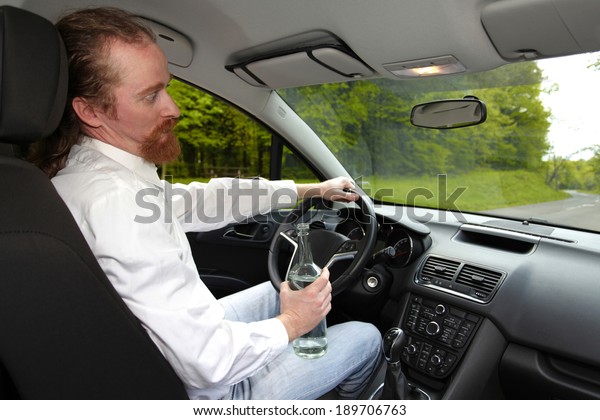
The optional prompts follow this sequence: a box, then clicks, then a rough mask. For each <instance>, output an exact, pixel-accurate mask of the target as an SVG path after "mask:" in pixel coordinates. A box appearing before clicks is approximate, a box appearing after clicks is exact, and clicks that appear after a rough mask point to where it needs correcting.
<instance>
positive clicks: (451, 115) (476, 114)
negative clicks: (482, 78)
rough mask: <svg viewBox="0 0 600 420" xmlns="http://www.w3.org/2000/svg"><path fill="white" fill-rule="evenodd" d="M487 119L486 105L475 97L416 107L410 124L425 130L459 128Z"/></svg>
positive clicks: (428, 103)
mask: <svg viewBox="0 0 600 420" xmlns="http://www.w3.org/2000/svg"><path fill="white" fill-rule="evenodd" d="M486 118H487V111H486V107H485V103H483V102H482V101H480V100H479V99H477V98H476V97H474V96H465V97H464V98H463V99H449V100H443V101H434V102H427V103H424V104H419V105H415V107H414V108H413V109H412V112H411V113H410V122H411V123H412V124H413V125H415V126H417V127H424V128H437V129H448V128H459V127H468V126H470V125H477V124H481V123H482V122H484V121H485V119H486Z"/></svg>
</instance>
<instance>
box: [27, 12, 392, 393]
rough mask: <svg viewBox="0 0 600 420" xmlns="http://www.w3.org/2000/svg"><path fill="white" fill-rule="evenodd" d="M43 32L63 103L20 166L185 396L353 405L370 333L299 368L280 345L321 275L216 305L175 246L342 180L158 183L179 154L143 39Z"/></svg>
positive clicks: (106, 24) (94, 15) (122, 17)
mask: <svg viewBox="0 0 600 420" xmlns="http://www.w3.org/2000/svg"><path fill="white" fill-rule="evenodd" d="M57 27H58V29H59V31H60V32H61V35H62V37H63V39H64V41H65V44H66V48H67V53H68V55H69V77H70V80H69V100H68V106H67V110H66V111H65V114H64V117H63V121H62V123H61V126H60V127H59V129H58V130H57V132H56V133H54V135H53V136H52V137H51V138H50V139H47V140H46V141H45V142H43V143H41V144H40V145H38V147H39V148H38V149H37V150H36V151H35V153H34V156H33V160H34V161H36V162H37V163H38V164H39V165H40V166H41V167H42V168H43V169H44V170H45V171H46V172H47V173H48V174H49V175H50V176H51V177H52V181H53V183H54V185H55V186H56V188H57V190H58V192H59V194H60V195H61V196H62V197H63V199H64V200H65V202H66V203H67V205H68V206H69V209H70V210H71V212H72V213H73V215H74V217H75V219H76V221H77V222H78V224H79V226H80V227H81V230H82V232H83V234H84V236H85V238H86V240H87V242H88V243H89V245H90V247H91V249H92V251H93V252H94V254H95V255H96V257H97V259H98V261H99V263H100V265H101V266H102V268H103V269H104V271H105V272H106V274H107V276H108V278H109V279H110V280H111V282H112V283H113V285H114V286H115V288H116V290H117V291H118V292H119V294H120V295H121V296H122V298H123V299H124V301H125V302H126V304H127V305H128V306H129V308H131V310H132V312H133V313H134V314H135V315H136V316H137V317H138V318H139V320H140V321H141V322H142V324H143V325H144V327H145V328H146V330H147V331H148V333H149V335H150V337H151V338H152V339H153V340H154V342H155V343H156V344H157V346H158V347H159V348H160V350H161V351H162V353H163V354H164V356H165V357H166V358H167V360H168V361H169V362H170V363H171V365H172V366H173V368H174V369H175V371H176V372H177V374H178V375H179V377H180V378H181V379H182V381H183V383H184V384H185V386H186V389H187V391H188V394H189V396H190V397H191V398H232V399H249V398H254V399H294V398H299V399H308V398H317V397H319V396H320V395H322V394H324V393H326V392H327V391H329V390H331V389H333V388H334V387H336V386H337V390H338V393H339V395H340V396H342V397H346V398H356V397H358V396H359V395H360V393H361V391H362V390H363V388H364V386H365V384H366V382H367V379H368V378H369V376H370V373H371V372H372V370H373V369H374V367H375V366H376V365H377V364H378V361H379V358H380V341H381V337H380V335H379V332H378V331H377V330H376V329H375V328H374V327H373V326H371V325H369V324H364V323H359V322H352V323H346V324H342V325H336V326H333V327H331V328H330V329H329V331H328V338H329V351H328V353H327V354H326V355H325V356H324V357H322V358H320V359H315V360H303V359H300V358H299V357H296V356H295V355H294V354H293V352H292V351H291V349H290V347H291V346H289V343H290V342H291V341H292V340H293V339H295V338H297V337H298V336H300V335H302V334H304V333H306V332H308V331H310V330H311V329H312V328H313V327H314V326H315V325H316V324H317V323H318V322H319V321H320V320H321V319H323V318H324V317H325V315H326V314H327V313H328V312H329V310H330V308H331V285H330V283H329V280H328V277H329V273H328V271H327V270H326V269H325V270H323V273H322V274H321V276H320V277H319V278H318V279H317V280H316V281H315V282H314V283H313V284H312V285H311V286H309V287H307V288H306V289H304V290H301V291H292V290H291V289H290V288H289V286H288V285H287V283H284V284H283V285H282V287H281V291H280V294H279V296H278V295H277V293H276V292H275V291H274V289H273V287H272V286H271V285H270V283H268V282H266V283H263V284H262V285H259V286H256V287H253V288H251V289H249V290H246V291H243V292H240V293H237V294H235V295H232V296H228V297H226V298H224V299H221V300H217V299H215V298H214V297H213V296H212V294H211V293H210V291H209V290H208V289H207V287H206V286H205V285H204V284H203V283H202V281H201V279H200V278H199V276H198V273H197V270H196V266H195V264H194V261H193V259H192V254H191V251H190V248H189V244H188V242H187V238H186V236H185V232H186V231H199V230H211V229H216V228H218V227H221V226H224V225H226V224H228V223H230V222H232V221H234V220H236V217H238V216H251V215H254V214H257V213H259V212H266V211H269V210H271V209H272V208H273V207H276V206H282V205H289V204H290V203H293V202H295V201H296V199H297V198H298V197H308V196H311V195H322V196H324V197H325V198H328V199H341V200H356V198H357V197H356V195H355V194H349V193H347V192H344V189H346V188H351V187H352V186H353V184H352V182H351V181H350V180H348V179H345V178H336V179H333V180H329V181H325V182H322V183H320V184H310V185H309V184H307V185H295V184H294V183H293V182H291V181H266V180H239V179H214V180H211V181H210V182H209V183H207V184H203V183H191V184H189V185H185V186H184V185H176V186H173V185H171V184H168V183H166V182H164V181H161V180H159V178H158V176H157V171H156V166H155V165H156V164H160V163H164V162H168V161H170V160H173V159H175V158H176V157H177V156H178V154H179V152H180V150H179V144H178V141H177V139H176V138H175V136H174V134H173V131H172V129H173V127H174V125H175V124H176V120H177V118H178V117H179V109H178V108H177V106H176V105H175V103H174V102H173V101H172V99H171V97H170V96H169V94H168V93H167V91H166V87H167V85H168V83H169V81H170V78H171V75H170V74H169V71H168V67H167V60H166V58H165V56H164V54H163V52H162V51H161V50H160V48H159V47H158V45H157V44H156V42H155V40H154V35H153V34H152V32H151V31H149V30H148V29H147V28H145V27H144V26H142V25H141V24H140V23H139V22H138V21H137V20H136V19H135V18H133V17H132V16H131V15H129V14H128V13H126V12H124V11H121V10H118V9H112V8H97V9H87V10H81V11H78V12H74V13H72V14H70V15H67V16H65V17H63V18H62V19H61V20H60V21H59V22H58V24H57ZM282 197H283V200H281V198H282ZM148 210H155V211H156V210H157V212H151V214H148ZM208 220H210V223H207V221H208ZM338 385H339V386H338ZM140 386H143V384H140Z"/></svg>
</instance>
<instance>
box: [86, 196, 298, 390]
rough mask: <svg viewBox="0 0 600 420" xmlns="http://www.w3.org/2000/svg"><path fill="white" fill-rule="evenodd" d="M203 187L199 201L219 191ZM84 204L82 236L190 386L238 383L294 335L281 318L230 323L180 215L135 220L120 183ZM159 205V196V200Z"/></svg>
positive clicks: (245, 208)
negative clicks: (203, 274)
mask: <svg viewBox="0 0 600 420" xmlns="http://www.w3.org/2000/svg"><path fill="white" fill-rule="evenodd" d="M197 189H199V190H203V191H205V193H206V196H205V197H204V198H203V199H204V201H200V202H203V203H206V202H207V201H206V200H207V198H206V197H207V196H208V197H216V196H217V194H218V193H217V192H216V191H217V190H218V189H219V188H218V187H214V186H204V187H201V188H200V187H197ZM193 190H194V188H192V189H190V191H193ZM90 200H91V201H90ZM86 201H88V202H92V203H93V204H92V205H87V206H86V207H83V206H82V207H81V208H79V210H77V209H76V210H75V211H84V212H85V214H81V215H80V216H79V218H80V219H83V220H84V221H85V223H83V231H84V235H85V236H86V239H87V240H88V243H89V244H90V246H91V247H92V250H93V252H94V254H95V255H96V257H97V259H98V261H99V262H100V265H101V266H102V268H103V269H104V271H105V272H106V274H107V276H108V277H109V279H110V280H111V282H112V283H113V285H114V286H115V288H116V289H117V291H118V293H119V294H120V295H121V297H122V298H123V299H124V301H125V302H126V304H127V305H128V306H129V308H130V309H131V310H132V312H133V313H134V314H135V315H136V316H137V317H138V319H139V320H140V321H141V322H142V324H143V325H144V327H145V328H146V329H147V331H148V332H149V334H150V336H151V337H152V339H153V341H154V342H155V343H156V344H157V345H158V347H159V348H160V350H161V351H162V353H163V354H164V356H165V357H166V358H167V360H168V361H169V362H170V364H171V365H172V366H173V368H174V369H175V371H176V372H177V374H178V375H179V376H180V378H181V379H182V380H183V381H184V382H185V383H186V385H187V386H188V387H190V386H191V387H195V388H200V389H205V388H210V387H214V386H217V385H230V384H234V383H237V382H239V381H241V380H243V379H245V378H246V377H248V376H251V375H252V374H253V373H255V372H256V371H257V370H258V369H260V368H262V367H263V366H265V365H266V364H267V363H269V362H270V361H271V360H273V359H274V358H275V357H276V356H277V355H279V354H280V353H281V352H282V351H283V350H284V349H285V348H286V347H287V344H288V336H287V333H286V331H285V328H284V326H283V324H282V323H281V322H280V321H279V320H278V319H269V320H264V321H259V322H254V323H240V322H231V321H227V320H224V318H223V317H224V311H223V308H222V307H221V305H220V304H219V303H218V301H217V300H216V299H215V298H214V296H213V295H212V294H211V293H210V291H209V290H208V288H207V287H206V286H205V285H204V284H203V283H202V282H201V281H200V278H199V276H198V273H197V269H196V266H195V263H194V261H193V258H192V254H191V252H190V249H189V244H188V242H187V238H186V236H185V232H184V231H183V229H182V227H181V224H180V223H178V222H177V221H176V220H174V221H172V222H168V221H167V220H166V219H165V218H164V217H160V218H158V220H153V221H149V220H145V221H143V222H140V221H137V222H136V221H134V219H135V216H136V214H137V212H138V210H139V209H138V208H137V206H136V203H135V201H134V200H133V198H132V195H131V194H130V192H129V191H125V192H122V190H119V189H118V188H115V189H113V190H112V191H110V192H105V193H104V194H101V195H99V196H98V195H96V196H95V197H94V198H92V197H88V200H86ZM209 201H210V200H209ZM233 201H235V200H233ZM242 201H243V200H242ZM160 202H161V197H159V196H157V197H156V205H157V206H158V205H159V204H160ZM226 203H227V200H226V201H225V203H224V205H225V204H226ZM269 205H270V203H267V204H265V203H261V204H260V205H259V206H258V207H257V208H258V209H259V210H261V209H266V208H268V206H269ZM240 207H241V208H243V209H241V211H243V212H245V211H248V208H249V207H248V206H247V204H246V203H244V204H240ZM250 208H251V209H252V211H254V208H253V207H251V206H250ZM232 215H233V212H232V213H229V214H228V216H227V217H225V219H226V220H224V221H223V223H226V221H229V220H231V218H232ZM138 220H139V219H138ZM196 222H198V221H196ZM200 225H202V224H200ZM194 226H195V227H197V226H198V225H197V224H195V225H194ZM209 227H210V226H209Z"/></svg>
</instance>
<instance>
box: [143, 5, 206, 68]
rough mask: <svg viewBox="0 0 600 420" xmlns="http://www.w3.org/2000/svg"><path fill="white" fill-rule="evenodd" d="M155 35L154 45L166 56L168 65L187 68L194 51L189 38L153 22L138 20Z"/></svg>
mask: <svg viewBox="0 0 600 420" xmlns="http://www.w3.org/2000/svg"><path fill="white" fill-rule="evenodd" d="M139 19H140V20H141V21H142V22H143V23H144V25H146V26H147V27H149V28H150V29H152V32H154V34H155V35H156V43H157V44H158V46H159V47H160V48H161V49H162V51H163V53H164V54H165V55H166V56H167V60H168V61H169V63H170V64H173V65H175V66H178V67H188V66H189V65H190V64H191V62H192V58H193V57H194V49H193V48H192V43H191V42H190V40H189V38H187V37H186V36H185V35H182V34H181V33H179V32H177V31H175V30H173V29H171V28H168V27H166V26H164V25H161V24H160V23H158V22H155V21H153V20H149V19H145V18H142V17H140V18H139Z"/></svg>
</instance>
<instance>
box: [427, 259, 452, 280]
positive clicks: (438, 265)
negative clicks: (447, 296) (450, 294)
mask: <svg viewBox="0 0 600 420" xmlns="http://www.w3.org/2000/svg"><path fill="white" fill-rule="evenodd" d="M459 266H460V262H458V261H451V260H446V259H443V258H438V257H429V258H428V259H427V261H426V262H425V265H423V269H422V270H421V277H427V278H430V279H442V280H448V281H452V279H453V278H454V274H455V273H456V270H457V269H458V267H459Z"/></svg>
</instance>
